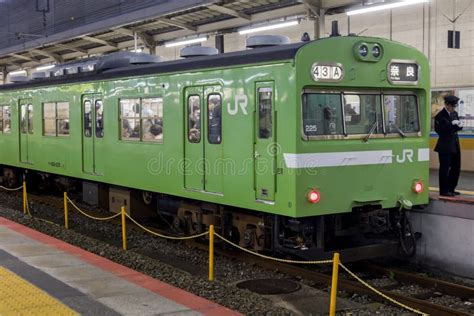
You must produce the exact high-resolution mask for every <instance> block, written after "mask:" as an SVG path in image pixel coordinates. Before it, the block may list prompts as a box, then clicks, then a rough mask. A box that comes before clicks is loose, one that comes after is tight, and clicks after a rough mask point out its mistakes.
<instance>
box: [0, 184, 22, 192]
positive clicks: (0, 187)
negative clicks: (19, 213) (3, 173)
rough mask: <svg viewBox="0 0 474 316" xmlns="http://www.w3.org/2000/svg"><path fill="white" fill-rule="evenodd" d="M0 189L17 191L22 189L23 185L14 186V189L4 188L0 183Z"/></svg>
mask: <svg viewBox="0 0 474 316" xmlns="http://www.w3.org/2000/svg"><path fill="white" fill-rule="evenodd" d="M0 189H3V190H6V191H18V190H21V189H23V186H21V187H18V188H15V189H9V188H6V187H4V186H2V185H0Z"/></svg>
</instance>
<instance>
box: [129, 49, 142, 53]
mask: <svg viewBox="0 0 474 316" xmlns="http://www.w3.org/2000/svg"><path fill="white" fill-rule="evenodd" d="M131 52H132V53H141V52H143V49H141V48H137V49H132V50H131Z"/></svg>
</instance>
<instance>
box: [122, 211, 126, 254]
mask: <svg viewBox="0 0 474 316" xmlns="http://www.w3.org/2000/svg"><path fill="white" fill-rule="evenodd" d="M125 222H126V219H125V206H122V248H123V250H127V231H126V229H127V228H126V227H125Z"/></svg>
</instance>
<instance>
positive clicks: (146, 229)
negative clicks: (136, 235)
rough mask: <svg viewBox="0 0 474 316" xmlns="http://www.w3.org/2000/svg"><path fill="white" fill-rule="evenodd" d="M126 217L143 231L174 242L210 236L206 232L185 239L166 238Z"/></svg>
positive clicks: (184, 237)
mask: <svg viewBox="0 0 474 316" xmlns="http://www.w3.org/2000/svg"><path fill="white" fill-rule="evenodd" d="M125 216H126V217H127V218H128V219H129V220H131V221H132V222H133V223H134V224H135V225H137V226H138V227H140V228H141V229H143V230H144V231H146V232H148V233H150V234H152V235H154V236H157V237H161V238H166V239H172V240H186V239H194V238H199V237H203V236H206V235H208V234H209V231H205V232H203V233H200V234H197V235H192V236H183V237H173V236H166V235H162V234H159V233H156V232H154V231H152V230H150V229H148V228H146V227H145V226H143V225H141V224H140V223H139V222H137V221H136V220H134V219H133V218H132V217H131V216H130V215H128V214H125Z"/></svg>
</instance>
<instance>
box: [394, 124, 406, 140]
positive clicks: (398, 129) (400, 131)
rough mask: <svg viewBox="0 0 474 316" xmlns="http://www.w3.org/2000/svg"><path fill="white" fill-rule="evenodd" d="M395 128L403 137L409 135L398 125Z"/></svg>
mask: <svg viewBox="0 0 474 316" xmlns="http://www.w3.org/2000/svg"><path fill="white" fill-rule="evenodd" d="M395 130H396V131H397V133H398V134H400V136H402V138H405V137H407V135H405V133H404V132H403V131H402V130H401V129H400V128H398V126H395Z"/></svg>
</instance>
